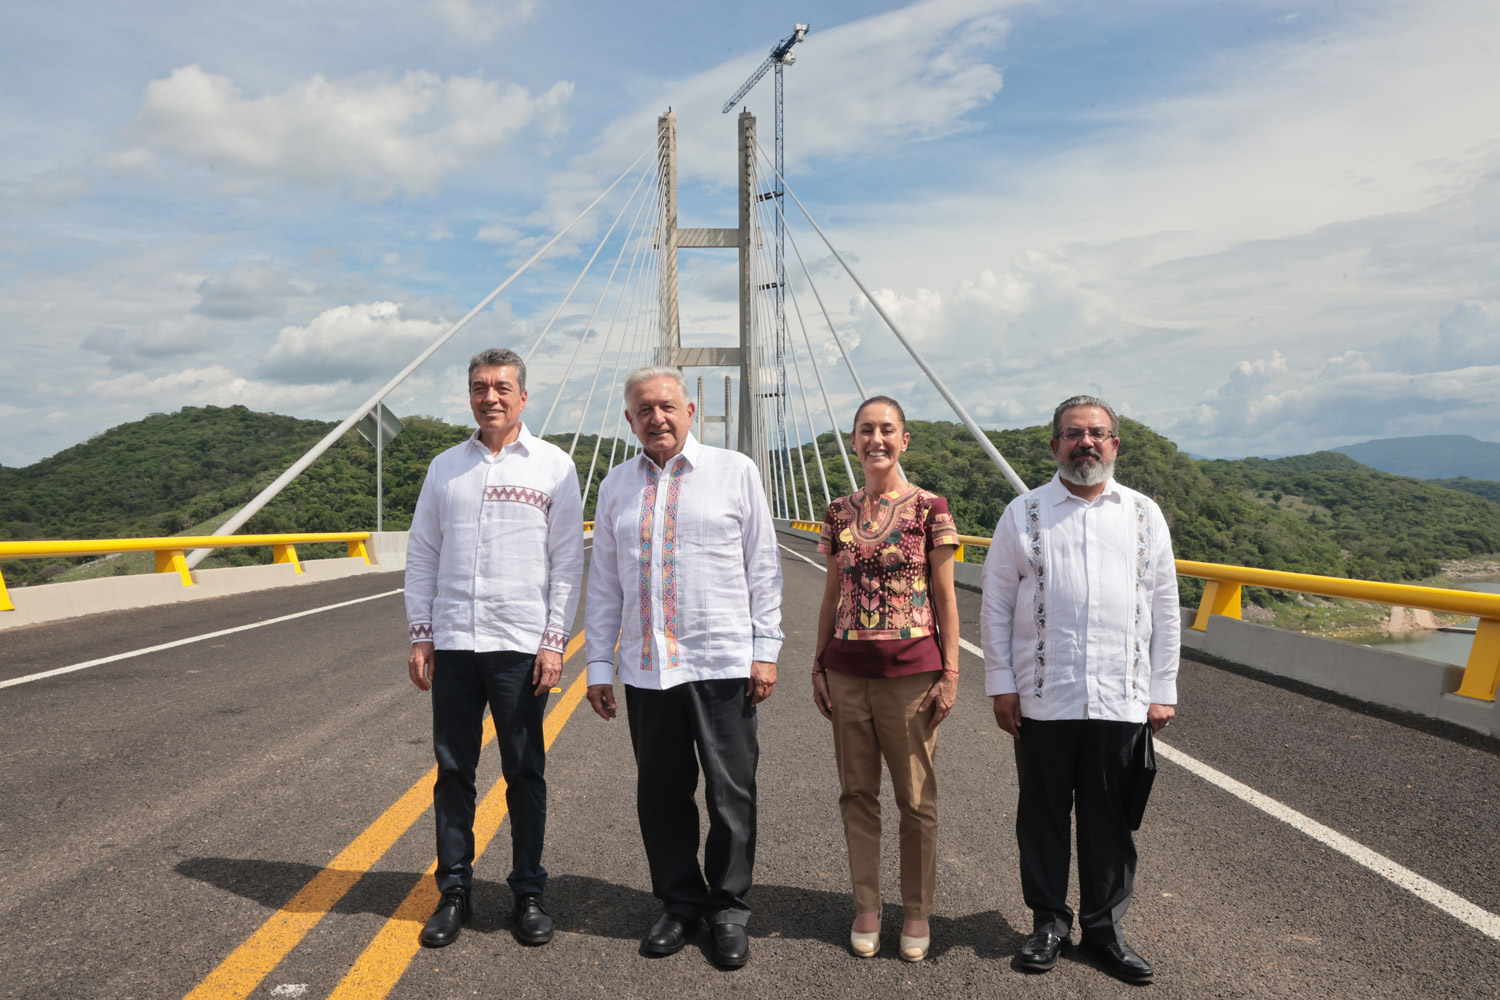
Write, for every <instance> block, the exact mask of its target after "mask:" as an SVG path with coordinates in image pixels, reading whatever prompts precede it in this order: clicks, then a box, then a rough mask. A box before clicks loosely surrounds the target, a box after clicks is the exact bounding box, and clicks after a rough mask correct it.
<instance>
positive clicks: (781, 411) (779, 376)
mask: <svg viewBox="0 0 1500 1000" xmlns="http://www.w3.org/2000/svg"><path fill="white" fill-rule="evenodd" d="M755 178H756V189H757V190H760V189H761V188H762V187H763V186H764V181H765V178H764V177H763V175H762V174H761V172H760V170H759V166H758V165H756V171H755ZM756 213H757V216H759V217H760V218H761V228H762V229H765V228H766V226H765V220H764V215H765V213H766V208H765V205H764V203H763V202H762V203H758V204H757V205H756ZM758 256H759V259H760V260H762V261H763V262H767V261H769V251H768V250H767V249H766V248H765V247H761V248H760V254H759V255H758ZM772 273H774V274H778V281H779V280H780V279H779V270H776V271H773V272H772ZM757 287H759V286H757ZM777 291H780V292H784V289H780V288H778V289H777ZM759 298H760V301H761V302H762V303H763V304H764V309H763V310H762V313H761V314H762V315H765V313H766V312H767V311H769V310H770V308H771V304H770V303H769V302H767V301H766V300H767V299H768V298H769V296H766V295H761V296H760V297H759ZM767 319H768V322H767V326H768V327H769V328H770V329H771V332H772V333H773V334H774V335H775V338H776V348H777V350H776V356H777V358H778V359H780V358H781V357H782V354H783V347H784V345H783V337H782V334H783V332H784V331H783V330H782V329H781V326H780V323H779V322H778V321H777V320H776V318H775V317H767ZM784 365H785V362H784V361H783V362H782V365H781V366H780V367H774V368H773V369H772V371H771V376H772V379H773V380H774V382H775V386H776V391H775V393H774V394H773V396H774V398H775V399H776V421H775V425H774V431H775V433H776V434H777V435H779V437H778V448H777V452H776V457H777V465H778V468H779V469H780V470H781V475H782V506H783V510H785V508H786V506H787V504H786V497H787V494H788V493H790V495H791V512H792V515H793V516H794V517H795V518H796V519H797V520H799V521H800V520H801V519H802V512H801V507H800V502H799V501H798V499H797V485H796V476H795V475H794V470H793V468H792V454H791V441H790V438H789V436H788V434H787V427H786V409H787V408H788V407H789V406H790V400H789V399H788V398H787V397H786V394H785V391H784V387H785V383H786V370H785V366H784ZM803 484H804V486H806V467H805V466H804V468H803ZM811 496H812V494H811V490H810V489H809V490H808V509H809V513H811V509H812V500H811Z"/></svg>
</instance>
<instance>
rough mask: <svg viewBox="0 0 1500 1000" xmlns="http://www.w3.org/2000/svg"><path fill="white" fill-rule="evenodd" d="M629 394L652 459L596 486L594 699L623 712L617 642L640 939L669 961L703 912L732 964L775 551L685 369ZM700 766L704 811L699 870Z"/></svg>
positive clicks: (739, 954)
mask: <svg viewBox="0 0 1500 1000" xmlns="http://www.w3.org/2000/svg"><path fill="white" fill-rule="evenodd" d="M625 401H626V409H625V416H626V419H627V420H629V422H630V428H631V430H632V431H634V432H635V435H636V437H637V438H639V439H640V442H641V448H642V453H641V454H640V455H639V456H638V457H637V458H636V459H635V460H633V461H630V462H626V463H624V464H623V465H620V466H617V467H616V468H614V469H613V470H612V471H611V472H610V474H609V475H608V476H606V477H605V479H604V482H603V483H601V484H600V486H599V501H598V504H597V505H596V511H595V514H594V551H593V561H592V564H591V569H590V572H589V584H588V607H587V610H586V611H585V614H584V632H585V634H586V635H587V639H586V640H585V642H586V649H587V652H588V680H589V688H588V699H589V704H590V705H592V706H593V708H594V711H595V712H597V713H599V715H600V716H601V717H603V718H605V719H613V718H614V717H615V694H614V673H615V641H616V639H617V638H618V640H619V666H620V677H621V679H622V680H624V682H625V709H626V714H627V717H628V718H629V722H630V740H631V744H632V746H633V747H634V749H635V760H636V770H637V777H636V814H637V816H638V818H639V820H640V825H641V839H642V840H643V841H644V842H645V847H646V859H647V861H648V862H649V864H650V868H651V889H652V892H653V894H654V895H655V896H656V898H657V899H659V900H661V902H662V908H663V911H664V912H663V913H662V915H661V917H660V918H659V919H658V920H657V921H656V923H655V924H654V925H653V926H652V927H651V929H650V931H649V932H648V933H647V934H646V938H645V940H644V942H643V944H642V947H643V948H644V950H645V951H646V952H647V953H648V954H652V955H670V954H672V953H674V952H676V951H679V950H681V948H682V947H683V945H684V944H686V942H687V940H688V938H689V937H691V936H692V935H693V933H694V932H695V931H696V930H697V928H698V924H699V922H700V920H701V921H706V922H707V923H708V924H709V925H710V926H711V927H712V928H713V941H712V947H711V950H710V955H711V957H712V958H713V960H714V961H715V962H716V963H717V964H719V965H721V966H724V967H726V968H736V967H739V966H742V965H744V964H745V962H746V961H747V960H748V958H749V955H750V945H749V940H748V939H747V938H746V936H745V924H746V922H747V921H748V919H749V916H750V908H749V906H748V905H746V903H745V899H744V897H745V893H746V892H747V891H748V890H749V888H750V883H751V876H752V870H753V867H754V864H755V767H756V763H757V761H758V758H759V754H760V749H759V744H758V743H757V741H756V714H755V706H756V705H757V704H759V703H760V702H761V701H763V700H764V699H765V698H766V697H768V696H769V695H770V693H771V690H772V688H774V687H775V685H776V657H777V655H778V654H779V653H780V651H781V641H782V634H781V629H780V627H779V626H780V624H781V557H780V555H779V554H778V552H777V549H776V532H775V529H774V527H773V525H772V524H771V512H770V509H769V508H768V507H767V505H766V497H765V493H764V492H763V490H762V488H761V482H760V474H759V473H758V472H757V471H756V469H755V465H754V464H753V463H752V462H751V461H750V460H749V459H748V458H746V457H745V456H743V455H740V454H738V453H737V452H732V451H725V450H723V449H720V448H710V447H708V446H707V445H704V444H700V443H699V442H698V441H697V440H696V439H695V438H694V437H693V436H692V435H691V434H690V433H688V430H689V428H690V427H691V426H692V421H693V404H692V403H690V402H688V398H687V389H686V386H685V385H684V383H683V379H682V373H681V372H680V371H678V370H677V369H675V368H641V369H637V370H636V371H634V372H632V373H631V374H630V375H629V376H628V377H627V378H626V380H625ZM695 748H696V751H695ZM699 759H701V760H702V765H703V776H704V790H705V793H706V796H707V801H708V817H709V827H708V839H707V841H706V842H705V845H704V859H703V861H704V863H703V867H702V868H701V869H700V868H699V866H698V847H699V842H698V806H697V803H696V802H694V800H693V792H694V789H695V788H696V787H697V784H698V760H699Z"/></svg>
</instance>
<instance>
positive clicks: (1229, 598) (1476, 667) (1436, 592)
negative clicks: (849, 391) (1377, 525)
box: [957, 535, 1500, 701]
mask: <svg viewBox="0 0 1500 1000" xmlns="http://www.w3.org/2000/svg"><path fill="white" fill-rule="evenodd" d="M958 537H959V541H961V542H963V543H964V545H978V546H981V547H984V548H988V547H989V544H990V540H989V539H988V538H978V537H975V536H973V535H959V536H958ZM959 552H960V553H962V552H963V547H962V546H960V547H959ZM957 558H960V559H961V556H960V557H957ZM1177 575H1178V576H1190V577H1193V578H1194V579H1197V580H1204V581H1206V585H1205V586H1204V588H1203V600H1202V601H1201V602H1200V603H1199V605H1198V614H1197V617H1195V618H1194V619H1193V624H1192V628H1194V629H1196V630H1197V631H1199V632H1206V631H1207V630H1208V619H1209V617H1210V616H1211V615H1222V616H1224V617H1225V618H1238V617H1239V616H1240V592H1241V590H1242V589H1243V588H1244V587H1269V588H1271V589H1273V590H1294V591H1297V592H1299V593H1303V594H1317V595H1318V596H1320V597H1345V598H1349V599H1351V600H1355V601H1369V602H1370V603H1372V604H1392V605H1398V606H1400V607H1403V608H1422V609H1424V610H1427V611H1447V612H1450V613H1453V614H1463V615H1473V616H1475V617H1476V618H1478V619H1479V627H1478V628H1476V629H1475V631H1474V644H1473V645H1472V646H1470V647H1469V661H1468V664H1467V665H1466V666H1465V667H1464V677H1463V681H1462V682H1461V683H1460V684H1459V686H1458V691H1457V692H1455V693H1457V694H1461V695H1463V696H1464V697H1466V698H1475V699H1478V700H1479V701H1494V700H1495V694H1496V691H1497V690H1500V594H1480V593H1475V592H1474V591H1470V590H1445V589H1443V588H1441V587H1416V586H1412V585H1410V584H1405V583H1379V582H1376V581H1373V580H1347V579H1344V578H1343V577H1338V576H1314V575H1312V574H1310V573H1285V572H1282V571H1280V570H1274V569H1254V568H1252V567H1250V566H1227V565H1224V564H1223V563H1207V562H1195V561H1193V560H1191V559H1178V560H1177Z"/></svg>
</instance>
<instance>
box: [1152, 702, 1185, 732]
mask: <svg viewBox="0 0 1500 1000" xmlns="http://www.w3.org/2000/svg"><path fill="white" fill-rule="evenodd" d="M1176 715H1177V706H1176V705H1155V704H1153V705H1152V706H1151V707H1150V708H1148V709H1146V722H1147V723H1149V724H1150V726H1151V731H1152V732H1153V733H1159V732H1161V731H1162V730H1163V729H1165V728H1167V723H1169V722H1171V721H1172V719H1173V718H1174V717H1175V716H1176Z"/></svg>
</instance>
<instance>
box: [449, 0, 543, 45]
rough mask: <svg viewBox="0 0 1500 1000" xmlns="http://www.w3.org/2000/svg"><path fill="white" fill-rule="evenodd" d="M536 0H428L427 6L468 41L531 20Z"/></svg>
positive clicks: (487, 39) (488, 37)
mask: <svg viewBox="0 0 1500 1000" xmlns="http://www.w3.org/2000/svg"><path fill="white" fill-rule="evenodd" d="M536 8H537V3H536V0H512V2H510V3H496V2H494V0H428V2H427V9H428V10H430V11H432V12H433V13H434V14H436V15H437V17H438V20H440V21H442V22H443V24H444V25H446V26H447V28H448V29H449V30H450V31H451V32H452V33H453V34H454V36H456V37H457V38H459V39H461V40H463V41H467V42H487V41H489V40H490V39H491V38H494V37H495V34H496V33H497V32H498V31H500V29H502V28H504V27H506V26H508V25H511V24H517V23H519V22H521V21H526V20H530V19H531V17H532V16H534V15H535V14H536Z"/></svg>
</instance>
